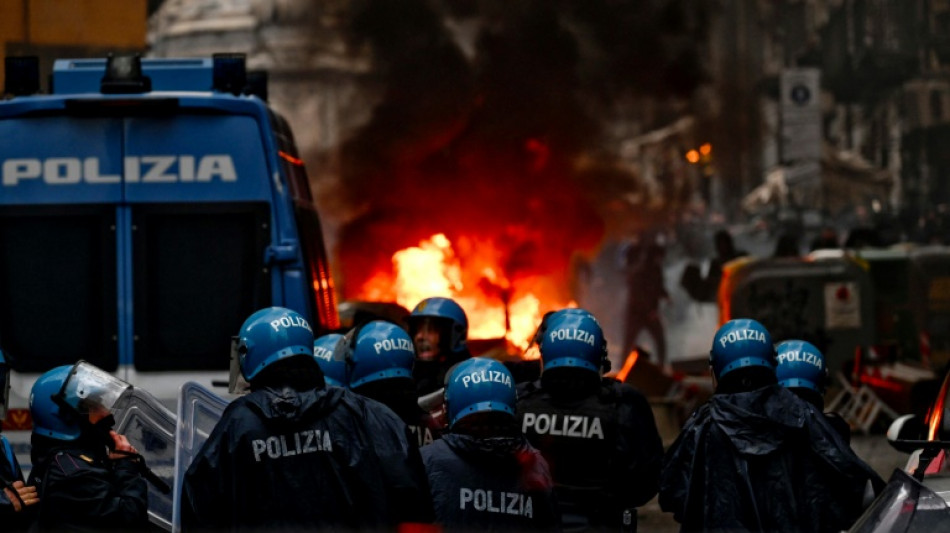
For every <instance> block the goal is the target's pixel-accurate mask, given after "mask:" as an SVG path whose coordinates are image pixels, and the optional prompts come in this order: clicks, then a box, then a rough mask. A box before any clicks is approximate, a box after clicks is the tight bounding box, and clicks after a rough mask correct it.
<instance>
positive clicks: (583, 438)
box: [518, 309, 663, 530]
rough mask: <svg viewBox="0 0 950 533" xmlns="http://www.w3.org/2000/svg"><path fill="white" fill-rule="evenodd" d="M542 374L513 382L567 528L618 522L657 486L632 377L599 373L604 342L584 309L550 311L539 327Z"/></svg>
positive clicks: (642, 405) (657, 449)
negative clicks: (606, 376)
mask: <svg viewBox="0 0 950 533" xmlns="http://www.w3.org/2000/svg"><path fill="white" fill-rule="evenodd" d="M539 337H540V338H539V347H540V351H541V359H542V363H543V365H544V369H543V371H542V373H541V379H540V380H538V381H536V382H533V383H526V384H522V385H521V386H520V387H519V389H518V394H519V398H518V416H519V420H520V424H521V428H522V430H523V431H524V433H525V435H526V436H527V437H528V440H529V441H530V442H531V443H532V445H534V446H535V447H537V448H538V449H539V450H540V451H541V453H542V454H543V455H544V457H545V458H546V459H547V461H548V463H549V464H550V466H551V472H552V475H553V477H554V481H555V486H556V491H557V496H558V502H559V504H560V506H561V511H562V525H563V527H564V528H565V529H587V528H590V529H596V528H603V529H614V530H616V529H618V528H620V527H621V526H622V525H624V516H625V514H626V516H627V518H628V522H629V523H628V524H626V525H627V526H628V528H630V529H632V528H634V527H635V513H636V509H635V508H636V507H638V506H640V505H643V504H644V503H646V502H647V501H649V500H650V499H651V498H652V497H653V496H654V495H655V494H656V491H657V483H658V478H659V471H660V461H661V458H662V455H663V448H662V441H661V439H660V436H659V433H658V431H657V429H656V423H655V421H654V419H653V412H652V410H651V409H650V406H649V403H648V402H647V401H646V398H644V397H643V395H642V394H640V393H639V392H637V391H636V390H635V389H633V388H632V387H630V386H629V385H625V384H621V383H619V382H617V381H616V380H612V379H604V378H602V376H601V374H602V372H603V371H605V370H606V369H607V368H609V362H608V360H607V345H606V341H605V340H604V336H603V332H602V330H601V328H600V325H599V324H598V323H597V321H596V319H595V318H594V317H593V315H591V314H590V313H589V312H587V311H584V310H581V309H563V310H561V311H558V312H556V313H553V314H552V315H550V316H549V317H548V318H547V320H546V321H545V323H544V325H543V331H540V332H539Z"/></svg>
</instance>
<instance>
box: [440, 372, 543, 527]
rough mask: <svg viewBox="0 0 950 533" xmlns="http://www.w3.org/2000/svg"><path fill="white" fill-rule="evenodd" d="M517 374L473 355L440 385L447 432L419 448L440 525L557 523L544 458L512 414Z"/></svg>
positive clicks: (499, 525)
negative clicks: (521, 430)
mask: <svg viewBox="0 0 950 533" xmlns="http://www.w3.org/2000/svg"><path fill="white" fill-rule="evenodd" d="M515 398H516V393H515V384H514V379H513V378H512V377H511V373H509V372H508V370H507V369H506V368H505V366H504V365H503V364H501V363H500V362H498V361H495V360H493V359H488V358H483V357H475V358H472V359H469V360H467V361H464V362H462V363H460V364H459V365H458V366H456V367H455V368H454V369H453V370H452V372H451V374H450V376H449V380H448V384H447V385H446V388H445V404H446V408H447V410H448V417H449V424H450V428H449V432H448V433H446V434H445V435H444V436H443V438H442V439H439V440H436V441H435V442H433V443H432V444H430V445H428V446H426V447H424V448H422V458H423V461H424V462H425V467H426V472H427V473H428V475H429V484H430V487H431V490H432V499H433V503H434V507H435V515H436V521H437V522H438V523H439V524H441V525H443V526H444V527H445V529H447V530H449V531H452V530H465V531H480V530H486V531H487V530H517V531H523V530H555V529H557V526H558V511H557V504H556V501H555V496H554V493H553V490H552V480H551V476H550V472H549V470H548V466H547V463H546V462H545V460H544V458H543V457H542V456H541V454H540V453H538V451H537V450H535V449H534V448H532V447H531V445H530V444H528V442H527V440H526V439H525V438H524V435H522V434H521V432H520V431H519V429H518V425H517V421H516V419H515V403H516V400H515Z"/></svg>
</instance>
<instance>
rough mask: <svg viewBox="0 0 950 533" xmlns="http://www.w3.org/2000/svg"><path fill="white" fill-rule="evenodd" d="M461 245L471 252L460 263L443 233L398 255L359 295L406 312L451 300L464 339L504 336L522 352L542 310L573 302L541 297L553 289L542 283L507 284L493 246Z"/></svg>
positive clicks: (467, 242) (529, 279)
mask: <svg viewBox="0 0 950 533" xmlns="http://www.w3.org/2000/svg"><path fill="white" fill-rule="evenodd" d="M460 244H461V246H460V249H466V250H471V251H472V253H470V254H466V255H465V258H464V259H465V261H464V264H463V261H462V260H461V259H460V258H459V257H458V255H457V254H456V250H455V248H454V247H453V245H452V243H451V242H450V241H449V239H448V238H447V237H446V236H445V235H444V234H442V233H438V234H436V235H433V236H432V237H430V238H429V239H427V240H424V241H422V242H420V243H419V245H418V246H410V247H408V248H404V249H402V250H399V251H397V252H396V253H395V254H393V257H392V265H393V269H392V271H391V272H382V271H378V272H376V273H375V274H374V275H373V276H372V277H371V278H370V279H369V280H368V281H367V282H366V283H365V284H364V285H363V287H362V288H361V290H360V295H361V297H362V298H365V299H369V300H389V301H393V300H395V301H396V302H397V303H399V304H400V305H402V306H403V307H406V308H407V309H412V308H413V307H415V305H416V304H417V303H419V302H420V301H421V300H423V299H425V298H429V297H432V296H443V297H447V298H452V299H454V300H455V301H456V302H458V304H459V305H461V306H462V308H463V309H464V310H465V314H466V315H467V316H468V322H469V330H468V331H469V338H471V339H500V338H505V339H507V340H508V342H509V343H510V344H511V345H512V346H514V347H517V348H519V349H520V350H521V351H524V350H526V349H527V348H528V346H529V344H530V341H531V338H532V336H533V335H534V332H535V330H536V329H537V327H538V324H539V323H540V322H541V316H542V314H543V312H544V311H547V310H550V309H557V308H561V307H567V306H568V305H571V304H573V302H571V303H570V304H562V303H560V302H558V301H557V298H556V297H549V296H546V295H547V294H549V293H551V292H553V291H545V283H544V280H542V279H538V278H536V277H525V278H523V279H518V280H515V281H512V280H509V279H508V278H507V277H506V276H505V274H504V272H503V269H502V268H501V267H500V266H499V265H498V263H499V262H500V257H501V253H500V252H499V251H498V250H497V249H496V248H495V247H494V246H493V245H492V243H490V242H474V241H473V240H472V239H466V240H465V242H462V240H461V239H460ZM522 357H525V358H536V357H537V354H530V353H529V354H522Z"/></svg>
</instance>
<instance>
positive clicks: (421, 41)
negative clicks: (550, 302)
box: [324, 0, 707, 297]
mask: <svg viewBox="0 0 950 533" xmlns="http://www.w3.org/2000/svg"><path fill="white" fill-rule="evenodd" d="M695 4H700V2H688V1H686V0H681V1H676V0H671V1H659V0H653V1H644V0H641V1H632V0H631V1H611V0H587V1H584V0H579V1H573V2H570V1H556V0H525V1H520V0H519V1H511V0H494V1H474V0H470V1H464V0H463V1H454V0H444V1H441V2H440V1H424V0H363V1H357V2H353V3H352V4H351V7H350V11H349V13H348V16H349V18H348V19H347V27H348V35H349V45H350V46H351V47H352V48H353V49H361V48H363V47H369V48H370V50H371V51H372V57H373V61H374V63H375V66H376V69H375V72H376V73H377V74H376V75H377V78H376V79H375V82H376V83H378V84H379V86H380V87H381V91H382V98H381V99H380V101H379V103H378V104H377V105H376V107H375V108H374V110H373V113H372V118H371V119H370V121H369V122H368V123H367V124H366V125H365V126H363V127H362V128H360V129H359V130H358V131H357V132H356V133H355V134H354V135H353V136H352V137H351V138H350V139H348V140H346V142H345V143H344V145H343V148H342V180H341V183H342V184H343V187H342V189H341V190H339V191H336V195H335V196H334V197H332V198H325V199H324V201H325V202H333V203H334V204H335V205H338V206H343V207H344V208H345V209H346V210H347V211H348V212H350V213H356V215H355V216H353V217H351V219H350V222H348V223H347V224H346V225H345V226H344V227H343V228H342V230H341V234H340V235H339V239H338V242H339V243H340V244H339V250H338V254H337V256H338V259H339V261H340V269H339V270H340V272H341V274H342V277H343V279H342V285H343V287H344V290H343V293H344V297H349V296H352V295H353V294H354V293H355V291H357V290H358V289H359V287H360V285H361V283H362V282H363V281H364V280H366V279H367V278H368V277H369V276H370V275H371V274H372V272H373V271H375V270H376V269H377V268H388V265H389V260H390V257H391V256H392V254H393V253H394V252H395V251H397V250H399V249H401V248H404V247H406V246H410V245H415V244H417V243H418V242H419V241H420V240H421V239H423V238H426V237H428V236H430V235H432V234H433V233H437V232H443V233H445V234H446V235H447V236H448V237H449V238H450V239H452V240H453V241H455V239H457V238H458V237H459V236H461V235H469V236H475V237H479V238H486V239H491V240H492V241H493V242H495V243H496V244H497V245H498V246H499V247H501V248H502V249H503V250H505V261H504V262H505V268H506V270H507V271H506V272H505V274H506V275H507V276H508V277H509V278H514V277H517V276H519V275H531V274H545V273H547V274H550V273H554V274H555V275H564V276H566V272H567V265H568V263H569V261H570V258H571V256H572V254H574V253H575V252H576V251H578V250H592V249H594V248H595V247H596V246H597V245H598V243H599V242H600V240H601V238H602V236H603V234H604V220H603V218H602V211H603V209H604V206H605V205H607V204H609V202H610V201H611V200H612V199H613V197H615V196H616V195H617V194H619V193H620V192H621V191H623V190H625V189H629V188H630V186H631V185H630V180H629V176H625V175H623V173H622V172H617V171H615V170H613V165H612V161H611V158H612V157H613V156H612V155H611V154H610V153H609V150H605V148H604V136H603V135H602V132H603V131H604V127H605V125H607V124H609V122H610V120H611V119H612V113H613V112H614V111H615V110H616V108H617V102H621V101H623V102H626V104H625V105H628V106H629V105H631V102H632V105H637V102H643V105H647V102H649V101H653V102H656V101H666V100H671V99H686V98H688V97H689V96H690V94H691V93H692V92H693V91H694V90H695V89H696V87H697V86H698V85H699V84H700V83H702V82H703V80H704V79H705V74H704V72H703V69H702V68H701V65H702V57H703V51H702V49H701V47H702V46H703V44H702V43H703V42H704V41H705V39H704V32H705V25H706V17H707V14H706V13H705V12H704V11H702V8H699V7H697V6H695ZM465 28H467V29H468V30H470V31H469V35H468V37H464V35H466V34H465V30H464V29H465ZM658 120H660V119H658ZM592 161H593V162H594V163H591V162H592ZM565 281H566V280H565ZM565 286H566V283H565Z"/></svg>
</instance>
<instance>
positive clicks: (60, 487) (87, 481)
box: [29, 361, 148, 531]
mask: <svg viewBox="0 0 950 533" xmlns="http://www.w3.org/2000/svg"><path fill="white" fill-rule="evenodd" d="M131 388H132V387H131V385H129V384H128V383H126V382H124V381H122V380H119V379H117V378H115V377H114V376H112V375H111V374H109V373H107V372H105V371H103V370H101V369H99V368H96V367H95V366H93V365H90V364H89V363H86V362H83V361H80V362H78V363H76V364H75V365H64V366H59V367H56V368H54V369H52V370H50V371H48V372H46V373H44V374H43V375H41V376H40V377H39V379H37V380H36V383H34V384H33V389H32V390H31V391H30V414H31V415H32V417H33V434H32V436H31V444H32V450H31V456H32V459H33V470H32V472H30V480H29V484H31V485H36V488H37V490H38V491H39V496H40V499H41V500H42V502H43V503H42V505H41V506H40V509H39V513H38V518H37V528H36V529H38V530H40V531H47V530H48V531H63V530H67V529H68V530H70V531H103V530H117V531H134V530H146V529H147V528H148V487H147V485H146V481H145V478H144V477H143V475H142V473H143V469H142V463H141V461H142V459H141V456H140V455H138V452H137V450H136V449H135V448H134V447H133V446H132V445H131V444H130V443H129V441H128V439H126V438H125V436H124V435H120V434H118V433H116V432H115V430H113V429H112V427H113V426H114V425H115V418H114V416H113V414H112V413H113V412H118V410H119V409H121V408H122V407H123V404H124V402H125V401H126V400H127V398H128V392H129V391H131Z"/></svg>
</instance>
